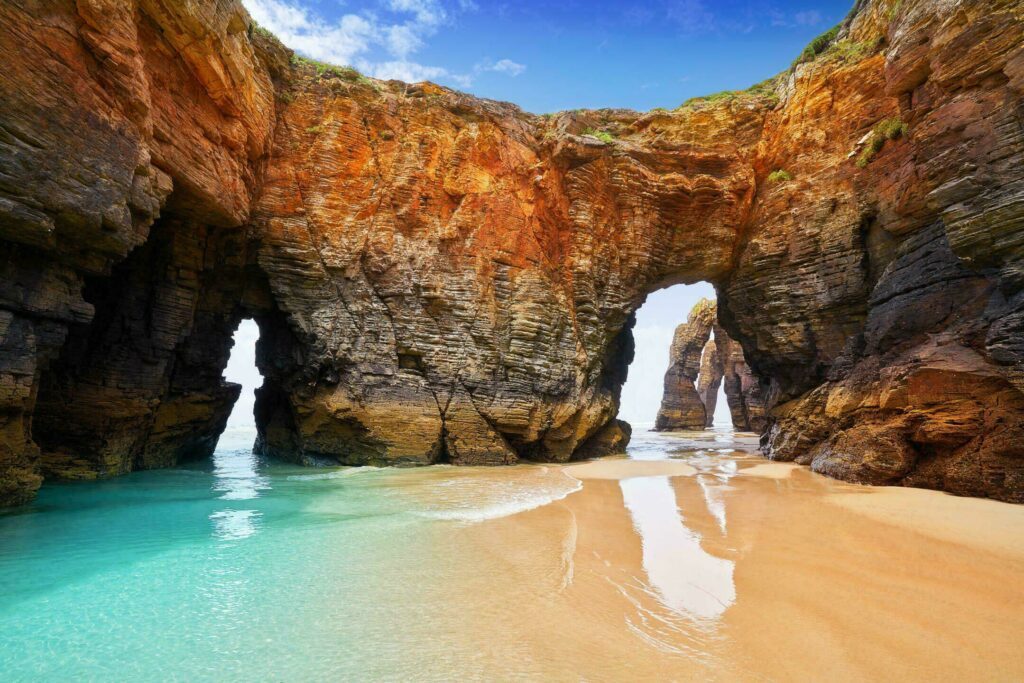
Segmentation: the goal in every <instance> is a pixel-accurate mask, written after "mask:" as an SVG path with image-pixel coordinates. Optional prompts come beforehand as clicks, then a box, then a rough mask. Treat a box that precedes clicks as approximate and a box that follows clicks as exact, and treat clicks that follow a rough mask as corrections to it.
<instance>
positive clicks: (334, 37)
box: [242, 0, 518, 87]
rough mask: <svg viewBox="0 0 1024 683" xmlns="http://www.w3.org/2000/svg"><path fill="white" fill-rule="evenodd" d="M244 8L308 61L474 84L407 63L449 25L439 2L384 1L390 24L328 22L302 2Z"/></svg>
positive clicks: (361, 17) (354, 18)
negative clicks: (379, 55) (383, 56)
mask: <svg viewBox="0 0 1024 683" xmlns="http://www.w3.org/2000/svg"><path fill="white" fill-rule="evenodd" d="M242 3H243V4H244V5H245V8H246V9H247V10H249V14H251V15H252V18H253V19H255V20H256V21H257V22H258V23H259V24H260V25H261V26H263V27H265V28H267V29H269V30H270V31H272V32H273V33H274V34H276V35H277V37H278V38H280V39H281V42H283V43H284V44H285V45H287V46H288V47H290V48H292V49H293V50H295V51H296V52H299V53H300V54H302V55H305V56H307V57H311V58H313V59H317V60H321V61H324V62H330V63H332V64H339V65H351V66H356V67H357V68H358V69H359V70H360V71H363V72H365V73H367V74H369V75H371V76H375V77H377V78H384V79H389V78H397V79H400V80H404V81H410V82H416V81H422V80H427V79H447V80H449V81H451V82H453V83H456V84H458V85H460V86H463V87H467V86H468V85H469V84H470V83H471V81H472V79H471V78H470V77H469V76H465V75H460V74H453V73H451V72H449V71H448V70H447V69H445V68H443V67H440V66H429V65H425V64H420V63H418V62H416V61H413V60H411V59H410V58H409V57H410V56H411V55H412V54H414V53H415V52H416V51H418V50H420V49H421V48H422V47H423V46H424V44H425V40H426V38H429V37H430V36H433V35H434V34H436V33H437V31H438V30H439V29H440V28H441V27H442V26H443V25H444V24H445V23H447V22H448V21H449V20H450V15H449V13H448V12H447V11H446V10H445V8H444V7H443V6H442V5H441V3H440V2H439V1H438V0H384V2H383V7H384V8H385V9H386V10H388V11H389V12H390V13H391V14H392V15H393V16H394V17H395V19H394V20H393V21H390V22H389V21H384V20H381V19H380V18H379V17H378V16H377V15H375V14H373V13H370V12H363V13H359V14H356V13H348V14H344V15H342V16H341V17H340V18H338V19H337V20H334V21H327V20H325V19H324V18H323V17H321V16H320V15H318V14H316V13H315V12H313V11H311V10H310V9H309V8H307V7H304V6H303V5H301V4H299V2H298V0H242ZM459 8H460V9H461V10H463V11H469V10H471V9H473V5H472V3H471V2H468V0H459ZM375 52H377V53H379V52H383V53H386V54H387V55H388V56H389V57H390V59H375V58H374V56H373V55H374V53H375ZM510 64H515V63H514V62H510ZM517 66H518V65H517Z"/></svg>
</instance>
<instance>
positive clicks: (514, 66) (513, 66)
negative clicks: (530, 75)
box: [479, 59, 526, 77]
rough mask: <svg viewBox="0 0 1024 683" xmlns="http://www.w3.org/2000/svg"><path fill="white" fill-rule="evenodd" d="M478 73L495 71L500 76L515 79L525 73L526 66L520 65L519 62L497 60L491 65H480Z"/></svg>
mask: <svg viewBox="0 0 1024 683" xmlns="http://www.w3.org/2000/svg"><path fill="white" fill-rule="evenodd" d="M479 70H480V71H495V72H497V73H500V74H507V75H509V76H512V77H515V76H518V75H519V74H521V73H523V72H524V71H526V65H525V64H520V63H519V62H513V61H512V60H511V59H499V60H498V61H496V62H494V63H493V64H487V63H484V64H481V65H480V66H479Z"/></svg>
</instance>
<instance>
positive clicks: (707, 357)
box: [654, 299, 767, 432]
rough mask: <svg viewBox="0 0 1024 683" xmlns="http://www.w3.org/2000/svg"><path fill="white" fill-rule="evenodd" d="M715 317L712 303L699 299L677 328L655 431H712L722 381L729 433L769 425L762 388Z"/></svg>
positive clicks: (714, 306)
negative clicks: (729, 425)
mask: <svg viewBox="0 0 1024 683" xmlns="http://www.w3.org/2000/svg"><path fill="white" fill-rule="evenodd" d="M717 312H718V309H717V305H716V303H715V302H714V301H709V300H708V299H701V300H700V301H699V302H697V305H696V306H694V307H693V310H691V311H690V315H689V316H688V317H687V320H686V322H685V323H683V324H682V325H680V326H679V327H677V328H676V331H675V334H674V336H673V339H672V348H671V349H670V350H669V367H668V370H667V371H666V372H665V386H664V393H663V394H662V399H661V408H660V409H659V410H658V417H657V419H656V421H655V423H654V428H655V429H656V430H659V431H660V430H673V429H676V430H679V429H684V430H685V429H688V430H699V429H704V428H705V427H710V426H711V425H712V424H713V423H714V418H715V406H716V405H717V403H718V389H719V387H721V386H722V382H723V380H724V381H725V398H726V401H727V402H728V404H729V413H730V416H731V418H732V425H733V427H734V428H736V429H739V430H741V431H756V432H761V431H763V430H764V428H765V426H766V425H767V418H766V415H765V401H764V393H763V392H764V387H763V383H762V382H761V381H760V380H759V379H758V378H757V377H755V376H754V374H753V373H752V372H751V371H750V368H749V367H748V366H747V363H746V361H745V360H744V358H743V349H742V348H741V347H740V345H739V343H738V342H736V341H735V340H734V339H733V338H732V337H730V336H729V334H728V333H727V332H726V331H725V329H724V328H722V327H721V325H719V324H718V321H717ZM712 334H713V335H714V336H713V337H712Z"/></svg>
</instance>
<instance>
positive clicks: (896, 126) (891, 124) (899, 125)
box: [857, 117, 907, 168]
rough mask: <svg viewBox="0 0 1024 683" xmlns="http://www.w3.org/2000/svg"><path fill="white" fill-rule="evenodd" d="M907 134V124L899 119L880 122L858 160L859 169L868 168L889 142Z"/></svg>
mask: <svg viewBox="0 0 1024 683" xmlns="http://www.w3.org/2000/svg"><path fill="white" fill-rule="evenodd" d="M906 134H907V124H905V123H903V121H901V120H900V119H899V118H896V117H893V118H888V119H884V120H883V121H880V122H879V123H878V125H876V126H875V128H874V130H872V131H871V138H870V139H869V140H868V144H867V146H866V147H864V151H863V152H861V153H860V156H859V157H858V158H857V167H858V168H866V167H867V165H868V164H870V163H871V162H872V161H874V159H875V157H876V156H878V153H879V152H881V151H882V148H883V147H885V143H886V142H887V141H889V140H896V139H898V138H901V137H903V136H904V135H906Z"/></svg>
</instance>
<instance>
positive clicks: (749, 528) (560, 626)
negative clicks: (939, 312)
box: [447, 434, 1024, 680]
mask: <svg viewBox="0 0 1024 683" xmlns="http://www.w3.org/2000/svg"><path fill="white" fill-rule="evenodd" d="M685 438H686V439H687V440H688V446H690V448H689V449H684V450H677V449H673V448H666V447H665V446H666V445H667V444H671V436H664V435H657V436H656V437H655V439H652V440H651V441H645V439H644V435H643V434H640V435H639V440H640V443H639V449H640V450H641V452H642V453H643V456H644V457H643V459H644V460H652V459H654V458H655V455H656V453H657V452H658V451H659V450H660V452H661V453H662V457H663V458H666V457H671V458H673V459H676V460H677V461H678V463H679V464H681V465H685V466H686V468H689V471H687V469H684V468H680V469H676V470H672V474H671V475H670V474H669V473H657V472H656V470H650V468H651V464H650V463H641V462H636V463H635V465H636V467H637V472H636V473H635V474H634V475H633V476H631V475H630V474H629V472H628V470H629V467H630V461H628V460H625V461H624V460H613V461H602V462H598V463H593V464H586V465H583V466H579V465H576V466H569V467H567V468H565V469H566V471H568V472H570V473H572V472H573V471H574V470H575V472H576V473H578V474H581V475H588V476H581V481H582V482H583V486H582V488H581V489H580V490H579V491H577V492H576V493H573V494H571V495H569V496H568V497H566V498H565V499H563V500H560V501H557V502H554V503H551V504H549V505H546V506H543V507H539V508H537V509H534V510H531V511H529V512H524V513H521V514H517V515H513V516H510V517H503V518H500V519H491V520H488V521H485V522H481V523H479V524H475V525H472V526H468V527H464V528H463V529H462V530H461V533H460V534H459V535H450V536H449V537H448V540H447V542H448V544H449V546H450V547H451V552H453V553H454V554H456V555H460V556H471V557H472V556H477V557H478V555H477V553H479V552H480V551H481V550H482V549H486V551H487V554H489V555H492V556H493V554H494V553H495V552H497V549H498V548H500V549H502V550H501V552H502V554H503V555H504V556H506V557H510V558H516V560H515V561H511V562H509V563H508V564H507V565H506V564H504V563H502V564H501V565H500V566H494V565H488V564H487V563H481V562H474V563H473V567H474V569H475V570H476V571H478V572H480V571H482V572H484V573H485V577H484V578H481V579H480V580H479V582H478V584H477V585H478V586H479V587H480V588H479V591H480V592H484V593H487V594H488V595H489V596H491V597H494V596H496V595H504V596H505V598H506V599H507V604H512V605H515V609H514V611H513V613H511V614H507V615H504V616H503V617H502V618H497V620H496V621H495V612H494V611H489V612H488V613H487V618H485V619H478V620H475V619H472V618H470V619H468V620H466V628H467V629H468V632H467V634H466V637H469V638H473V637H479V635H476V636H474V635H470V633H474V634H478V633H480V632H492V633H493V632H494V631H493V629H495V628H497V629H498V631H499V632H501V633H509V634H516V635H515V637H514V639H515V641H516V657H517V658H519V659H517V661H518V662H520V664H521V665H522V666H523V667H525V668H524V669H523V671H527V670H528V671H529V672H531V674H532V675H537V676H541V677H543V678H546V679H553V680H580V679H585V680H621V679H630V680H636V679H669V680H671V679H694V678H698V679H702V680H808V679H811V680H815V679H817V680H820V679H822V678H828V679H829V680H865V679H879V678H881V679H891V678H904V679H907V680H925V679H927V680H949V679H951V678H959V679H975V680H977V679H986V680H990V679H1019V678H1020V677H1021V676H1022V675H1024V659H1022V657H1024V643H1022V642H1021V639H1020V638H1019V637H1018V634H1019V633H1021V632H1022V631H1021V629H1022V628H1024V580H1022V579H1024V548H1022V547H1020V545H1019V544H1018V545H1016V546H1015V545H1013V543H1002V544H998V543H992V542H986V545H985V549H986V550H987V552H979V551H980V547H979V546H978V545H977V544H974V545H972V544H970V543H969V542H967V540H966V539H965V538H958V537H957V535H958V534H959V535H960V536H963V535H964V534H968V533H970V528H971V527H972V526H979V525H986V524H987V525H989V526H992V525H993V523H994V522H996V521H998V525H996V526H997V527H998V528H999V529H1001V530H1002V531H1003V532H1004V534H1006V535H1007V537H1008V538H1012V537H1013V535H1016V537H1017V538H1020V537H1021V534H1022V533H1024V508H1021V507H1014V506H1007V505H1005V504H999V503H995V504H991V505H989V504H987V503H986V504H983V505H978V504H977V501H970V500H965V499H956V498H953V497H950V496H945V497H944V498H943V501H942V503H943V505H947V506H949V509H948V510H947V511H946V514H953V513H954V512H955V511H956V510H961V511H962V510H968V509H970V510H971V515H970V516H969V519H970V522H968V523H964V524H960V525H959V526H952V527H950V528H948V529H946V530H945V535H944V536H943V537H941V538H939V537H937V536H936V535H935V534H932V535H931V536H929V535H925V534H922V533H919V532H918V531H917V530H916V528H914V526H913V525H900V524H898V523H893V521H892V520H891V519H890V520H888V521H886V519H885V517H884V515H880V514H862V513H860V512H858V509H857V508H860V507H863V505H862V504H861V502H860V501H861V500H863V498H862V499H860V500H858V501H857V502H856V504H852V503H851V504H850V505H845V504H836V502H833V501H837V500H839V499H842V498H843V497H847V496H865V495H867V494H868V493H870V492H871V491H877V490H878V489H871V488H868V487H859V486H854V485H850V484H844V483H841V482H837V481H834V480H831V479H827V478H824V477H820V476H818V475H815V474H812V473H811V472H809V471H808V470H806V469H805V468H793V467H789V466H787V465H782V466H779V467H776V464H774V463H765V462H764V461H763V460H760V459H758V458H755V457H752V456H750V455H749V454H747V453H745V452H743V449H740V450H736V449H732V448H728V447H727V445H728V444H724V443H723V442H722V440H721V436H720V435H715V436H714V441H713V442H711V443H706V444H704V445H705V446H706V447H705V448H700V449H692V446H693V445H694V443H698V444H699V441H698V440H697V437H693V436H686V437H685ZM652 442H653V443H652ZM609 462H610V463H613V466H612V467H606V464H607V463H609ZM674 466H675V465H673V467H674ZM648 470H650V471H648ZM748 471H750V474H749V475H748V474H747V472H748ZM652 472H653V473H654V474H653V475H652ZM590 475H594V476H590ZM612 475H614V476H612ZM884 491H885V495H886V496H887V497H888V496H893V497H895V498H896V499H899V500H903V499H904V498H903V497H902V496H903V494H904V493H907V494H908V498H907V500H910V499H913V498H914V497H916V496H919V492H916V491H909V492H907V491H905V490H903V489H885V490H884ZM937 495H938V494H937ZM837 497H838V498H837ZM887 506H888V507H887V509H891V510H900V509H901V508H900V507H899V506H898V505H895V504H893V503H888V504H887ZM467 539H472V542H471V543H469V544H468V545H463V542H464V541H466V540H467ZM545 549H548V550H545ZM531 551H533V552H531ZM996 551H998V553H997V552H996ZM547 553H550V555H549V559H550V560H551V565H550V569H547V570H544V571H539V572H538V571H537V569H538V566H539V565H540V566H543V565H544V564H545V563H546V561H545V560H543V559H542V557H541V555H542V554H547ZM527 557H529V558H530V560H529V562H525V564H524V560H525V558H527ZM527 568H529V569H527ZM545 574H548V575H550V576H552V577H553V580H552V582H551V583H550V584H547V583H545V582H544V581H543V580H541V581H538V578H537V577H538V576H539V575H545ZM554 577H557V579H555V578H554ZM524 586H527V587H528V588H525V589H524V588H523V587H524ZM479 596H480V593H479V592H477V591H474V593H473V594H472V595H466V596H464V601H463V602H462V603H461V605H462V606H463V607H464V608H465V610H466V612H461V613H462V614H467V613H468V614H473V612H474V610H475V609H477V608H478V607H479ZM453 604H460V603H458V602H456V603H453ZM505 654H507V651H506V652H505ZM501 659H502V655H501V654H499V653H498V652H495V659H494V661H493V662H491V663H489V664H488V665H487V666H485V668H484V670H485V671H488V672H489V673H491V674H495V675H497V674H500V673H502V672H504V673H508V671H507V669H503V668H502V667H503V665H502V664H501ZM506 663H507V660H506ZM492 665H493V668H491V667H492Z"/></svg>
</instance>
